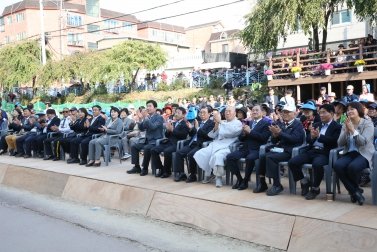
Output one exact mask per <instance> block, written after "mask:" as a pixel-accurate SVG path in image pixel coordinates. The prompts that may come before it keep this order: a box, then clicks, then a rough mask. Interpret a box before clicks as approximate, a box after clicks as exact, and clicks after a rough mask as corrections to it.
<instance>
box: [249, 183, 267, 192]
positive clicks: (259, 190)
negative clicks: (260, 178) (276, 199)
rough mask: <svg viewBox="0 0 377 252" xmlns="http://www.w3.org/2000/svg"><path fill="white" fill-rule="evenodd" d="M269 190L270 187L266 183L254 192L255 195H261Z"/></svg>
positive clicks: (260, 184) (261, 184)
mask: <svg viewBox="0 0 377 252" xmlns="http://www.w3.org/2000/svg"><path fill="white" fill-rule="evenodd" d="M267 189H268V186H267V184H266V183H259V185H258V186H257V188H255V189H254V190H253V193H261V192H264V191H266V190H267Z"/></svg>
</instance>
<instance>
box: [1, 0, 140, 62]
mask: <svg viewBox="0 0 377 252" xmlns="http://www.w3.org/2000/svg"><path fill="white" fill-rule="evenodd" d="M60 5H62V7H63V8H62V10H60ZM43 17H44V30H45V32H46V34H48V35H47V38H48V44H47V46H46V48H47V49H49V50H50V51H51V52H52V53H53V54H55V55H56V56H57V57H58V56H59V55H60V52H62V54H63V55H64V54H72V53H75V52H79V51H84V50H97V49H98V46H97V41H98V40H99V39H101V38H103V37H105V36H134V37H136V36H137V33H138V31H137V23H138V20H137V18H136V17H135V16H133V15H126V14H124V13H120V12H115V11H110V10H106V9H102V8H100V0H63V2H62V3H61V2H60V1H57V2H56V1H54V2H52V1H46V2H44V10H43ZM60 22H61V23H60ZM40 23H41V20H40V11H39V1H38V0H24V1H21V2H18V3H14V4H13V5H11V6H7V7H6V8H5V9H4V11H3V13H2V17H0V47H1V46H4V45H6V44H9V43H13V42H15V41H20V40H23V39H26V38H35V39H38V38H40V34H41V25H40ZM60 26H62V28H63V31H62V32H61V36H60Z"/></svg>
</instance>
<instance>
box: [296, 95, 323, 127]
mask: <svg viewBox="0 0 377 252" xmlns="http://www.w3.org/2000/svg"><path fill="white" fill-rule="evenodd" d="M301 109H302V113H303V115H302V116H301V118H300V121H301V123H302V126H303V128H304V130H305V131H306V134H309V133H310V131H309V126H310V125H312V124H313V123H317V122H320V121H321V119H320V118H319V115H318V113H317V108H316V106H315V104H314V102H313V101H308V102H307V103H305V104H304V105H302V106H301Z"/></svg>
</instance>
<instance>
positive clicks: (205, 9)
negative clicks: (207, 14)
mask: <svg viewBox="0 0 377 252" xmlns="http://www.w3.org/2000/svg"><path fill="white" fill-rule="evenodd" d="M243 1H244V0H238V1H235V2H231V3H226V4H221V5H217V6H213V7H208V8H204V9H200V10H195V11H190V12H186V13H182V14H177V15H173V16H168V17H163V18H157V19H153V20H149V21H143V22H139V23H137V24H132V25H130V26H133V25H139V24H146V23H149V22H154V21H158V20H163V19H168V18H175V17H180V16H185V15H189V14H193V13H198V12H202V11H207V10H212V9H216V8H220V7H224V6H228V5H232V4H236V3H240V2H243ZM122 27H123V25H121V26H117V27H112V28H104V29H100V30H95V31H90V32H79V33H74V34H75V35H77V34H87V33H93V32H99V31H107V30H110V29H116V28H122ZM62 36H66V35H62ZM56 37H60V35H55V36H50V38H56Z"/></svg>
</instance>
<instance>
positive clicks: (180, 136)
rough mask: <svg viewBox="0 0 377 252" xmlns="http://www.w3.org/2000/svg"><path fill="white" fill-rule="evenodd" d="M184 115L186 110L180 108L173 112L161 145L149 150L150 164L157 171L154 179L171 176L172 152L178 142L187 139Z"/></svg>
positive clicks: (187, 131) (187, 129)
mask: <svg viewBox="0 0 377 252" xmlns="http://www.w3.org/2000/svg"><path fill="white" fill-rule="evenodd" d="M185 115H186V110H185V109H184V108H182V107H179V108H177V109H176V110H175V113H174V119H175V122H174V123H173V124H171V123H169V122H166V131H165V137H166V138H167V139H166V140H164V143H163V144H160V145H158V146H155V147H153V148H152V149H151V155H152V162H153V164H154V165H155V166H156V169H159V173H157V174H156V177H161V178H167V177H169V176H170V175H171V165H172V159H173V152H175V151H176V149H177V143H178V141H180V140H184V139H186V138H187V135H188V133H189V128H188V127H187V125H186V121H185V120H183V119H184V118H185ZM161 152H164V165H163V166H162V162H161V159H160V153H161Z"/></svg>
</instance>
